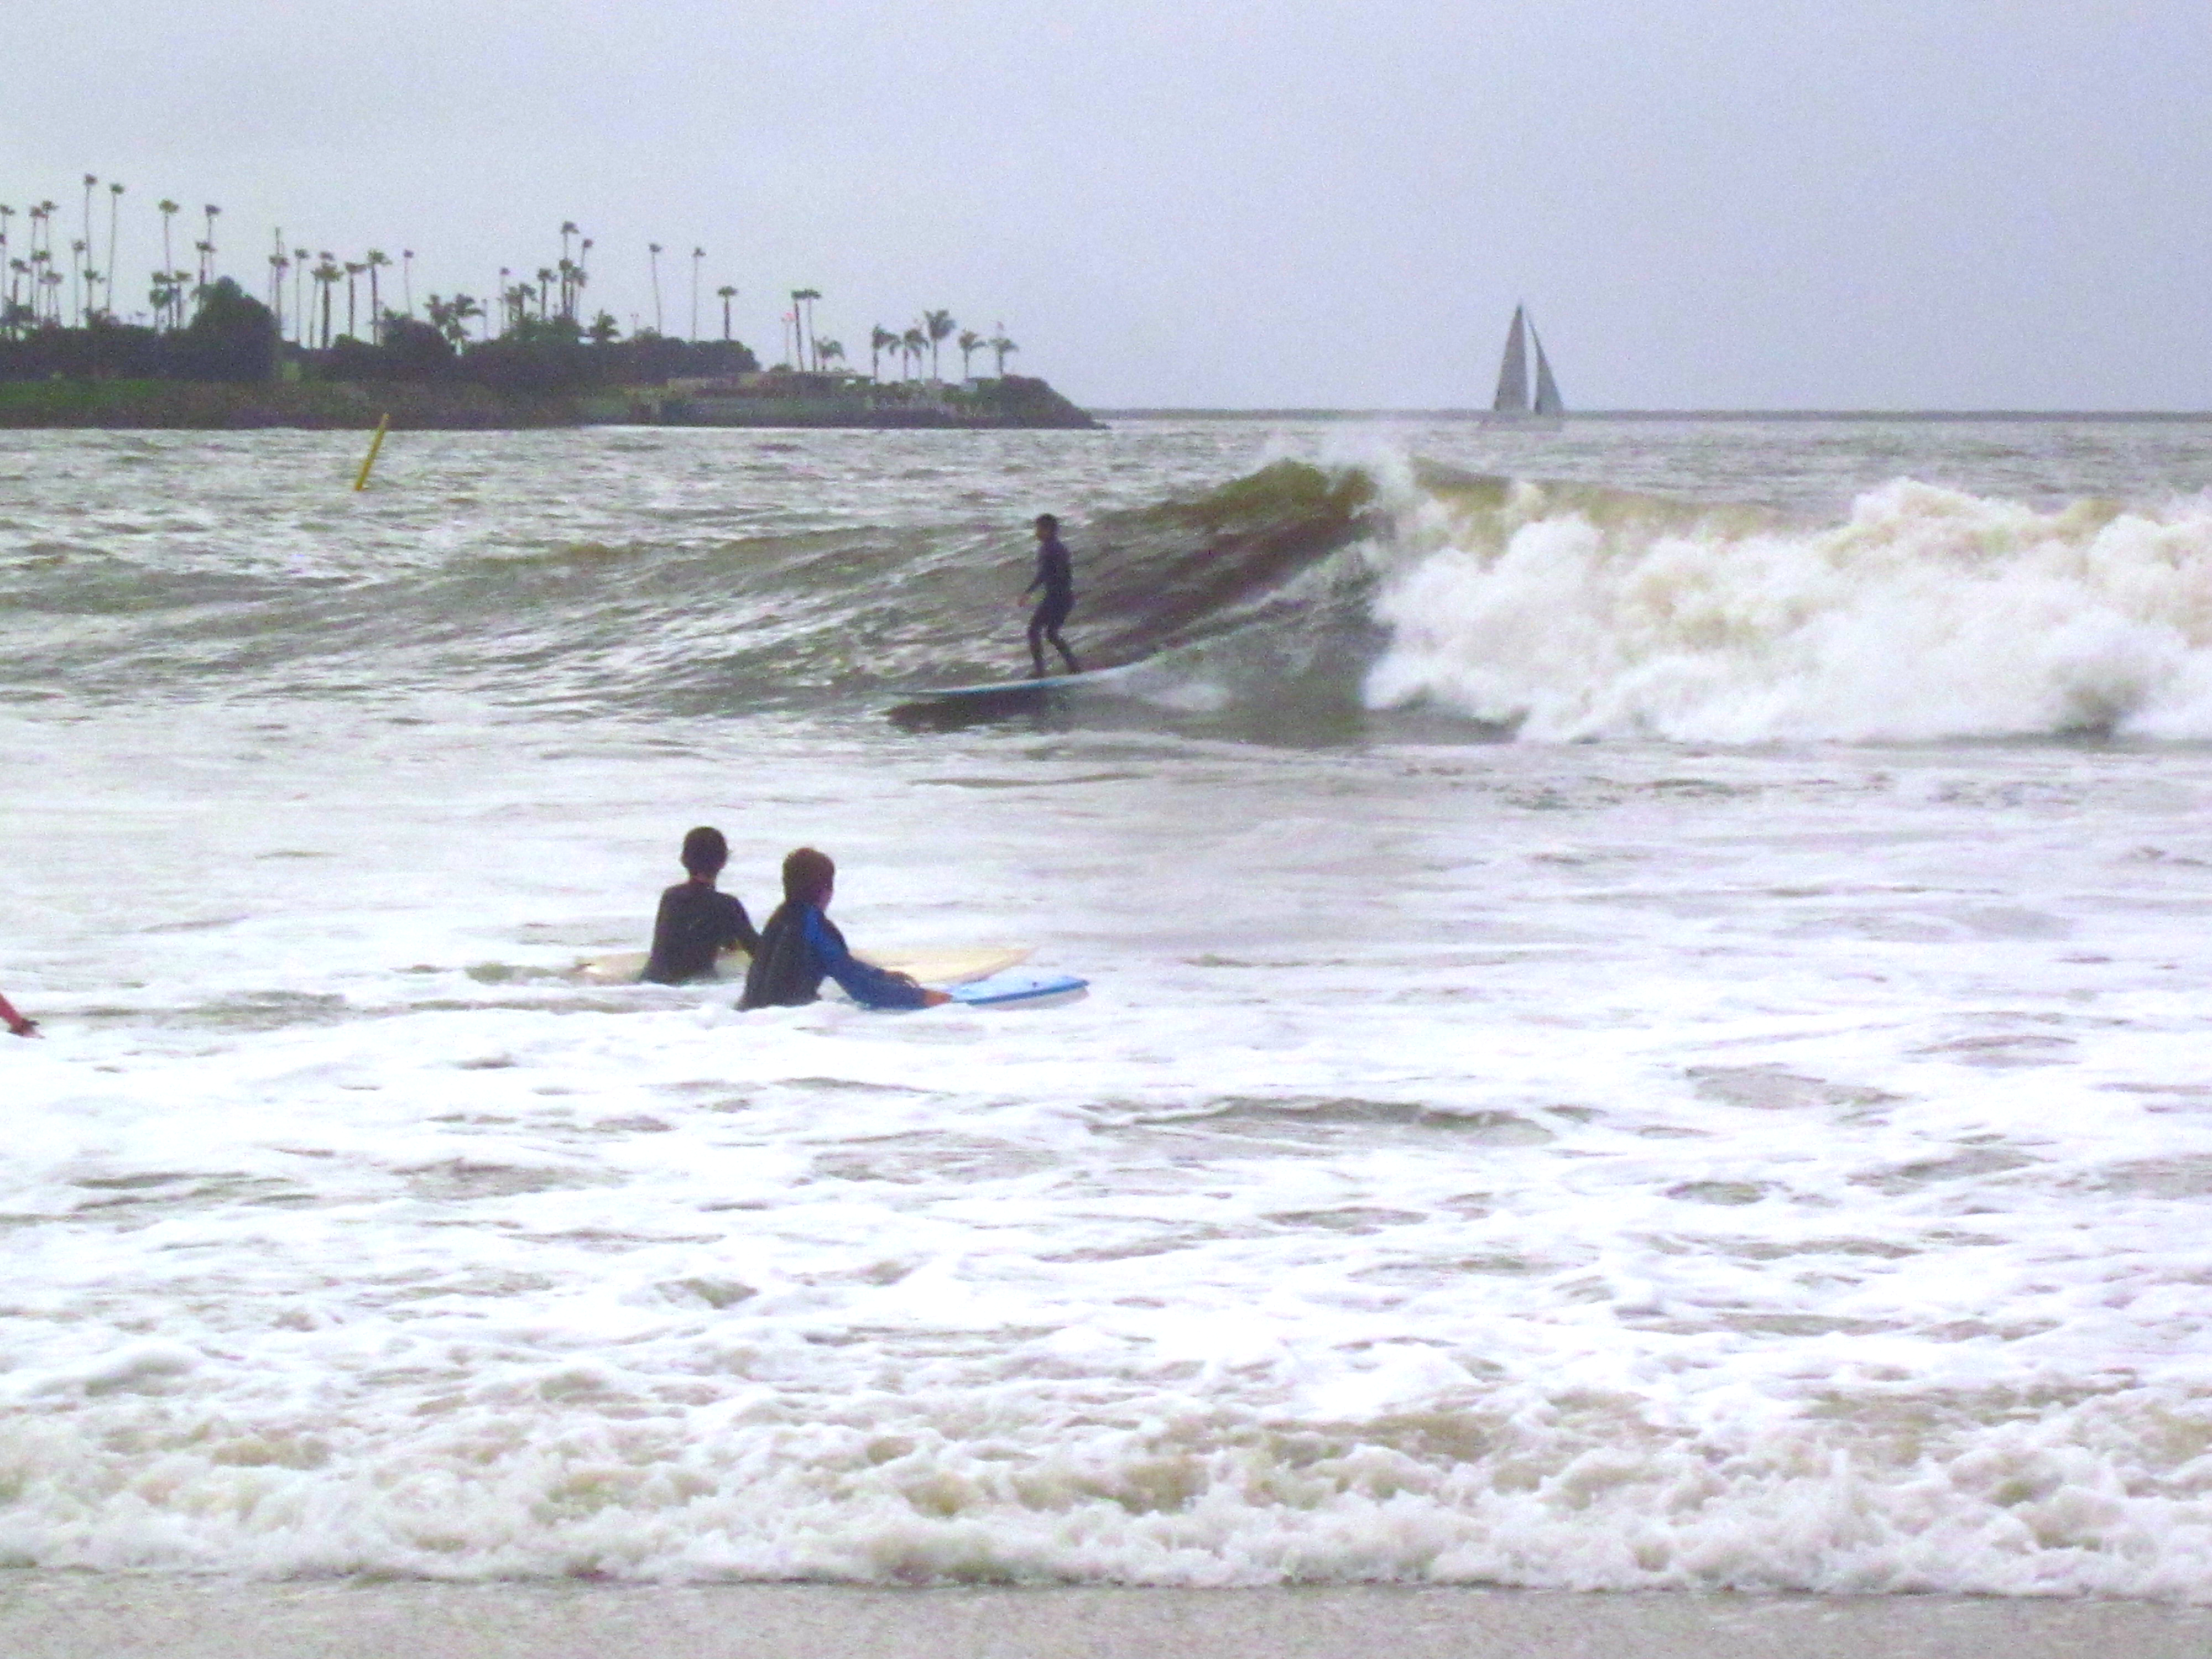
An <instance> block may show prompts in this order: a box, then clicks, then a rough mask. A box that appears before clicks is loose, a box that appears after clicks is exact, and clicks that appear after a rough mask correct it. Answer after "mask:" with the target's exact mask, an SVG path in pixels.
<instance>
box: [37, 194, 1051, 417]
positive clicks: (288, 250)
mask: <svg viewBox="0 0 2212 1659" xmlns="http://www.w3.org/2000/svg"><path fill="white" fill-rule="evenodd" d="M99 186H100V179H99V178H98V177H97V176H95V175H94V174H93V173H86V174H85V175H84V179H83V192H84V193H83V200H82V204H81V208H80V214H79V226H78V228H79V229H80V231H81V234H79V235H77V236H76V237H74V238H72V239H70V241H69V242H68V244H67V252H68V256H69V257H68V259H67V262H66V264H64V260H63V258H62V252H63V250H62V248H61V247H60V246H58V243H57V235H56V232H57V216H59V215H60V214H61V213H62V211H63V210H62V209H61V207H60V205H59V204H57V203H54V202H51V201H42V202H40V203H37V204H34V205H33V206H32V207H30V208H29V209H27V210H26V214H25V216H26V219H27V246H25V247H24V249H23V251H22V252H21V254H20V255H18V254H16V253H15V252H14V250H13V248H12V247H11V246H10V240H9V239H10V234H11V232H12V229H13V222H14V220H15V216H16V210H15V208H13V207H12V206H9V205H6V204H0V274H4V276H5V277H6V283H5V288H4V301H0V334H5V333H13V332H16V331H21V330H22V329H24V328H26V327H29V328H37V327H63V326H70V327H82V326H85V325H88V324H90V323H92V322H94V320H106V321H111V322H112V321H114V320H117V318H118V311H117V305H116V292H115V273H116V271H117V270H118V267H119V264H120V259H119V246H120V236H121V228H122V204H123V197H124V196H125V191H126V187H125V185H122V184H121V183H119V182H117V181H114V180H110V181H108V184H107V215H106V218H107V225H106V229H107V241H106V257H105V258H104V259H103V258H101V257H100V248H99V246H98V243H99V238H98V235H97V231H98V228H99V227H98V225H97V223H96V221H95V217H94V199H95V192H96V191H97V190H98V189H99ZM155 205H156V207H157V209H158V210H159V211H160V213H161V265H160V267H159V268H158V269H156V270H155V271H154V272H153V273H152V280H151V285H150V287H149V289H148V292H147V301H148V304H149V306H150V307H151V316H152V319H153V323H154V326H155V327H156V328H157V329H164V330H169V329H179V328H182V327H183V326H184V325H185V323H186V321H187V320H188V317H187V313H188V310H189V308H190V304H191V301H193V300H194V298H195V297H196V296H197V295H202V294H204V293H205V291H206V290H207V289H208V288H209V287H210V284H212V283H214V281H215V280H216V240H215V233H216V220H217V219H218V218H219V217H221V216H222V208H221V207H220V206H218V205H217V204H215V203H212V202H210V203H208V204H205V205H204V206H203V207H202V208H201V210H200V214H201V216H202V219H203V222H204V231H203V234H201V235H200V237H199V238H198V239H197V240H195V241H193V242H192V244H191V252H193V254H194V256H195V261H194V264H193V266H192V268H191V270H185V269H184V268H182V267H180V266H179V264H178V263H177V260H176V255H175V228H174V224H173V221H174V220H175V218H176V216H177V215H178V214H179V213H180V212H182V211H183V209H182V207H180V206H179V204H177V203H176V202H173V201H171V200H168V199H167V198H166V197H165V198H163V199H162V200H161V202H159V203H157V204H155ZM560 234H561V254H560V258H558V259H557V260H556V261H554V262H552V263H550V264H544V265H540V266H538V267H537V268H536V269H535V270H534V271H527V270H526V271H521V272H518V271H517V270H515V269H513V268H512V267H509V266H505V265H502V266H501V267H500V271H499V285H498V287H497V289H495V293H496V295H497V296H498V297H497V300H496V301H495V309H493V308H488V307H486V306H485V305H484V304H483V302H481V301H478V300H477V299H476V298H475V297H474V296H472V295H467V294H456V295H453V297H452V298H451V299H442V298H441V297H440V296H439V295H435V294H434V295H430V296H429V299H428V307H427V309H428V313H429V322H430V325H431V326H432V327H434V328H435V329H437V330H438V331H440V332H441V333H442V334H444V335H445V336H446V337H447V338H448V339H449V340H452V341H453V343H455V344H456V345H459V344H461V343H464V342H465V340H466V339H467V338H468V337H469V328H470V325H471V324H472V323H473V324H475V325H477V337H479V338H484V339H489V338H491V337H493V336H494V331H495V325H496V331H497V332H498V333H501V334H506V333H512V332H513V331H517V330H518V329H521V328H523V327H524V326H525V325H527V324H530V323H532V322H535V323H537V324H538V325H541V326H544V325H551V324H553V323H555V322H556V321H557V322H558V323H559V324H561V325H562V326H563V328H564V329H566V330H569V331H573V334H574V337H581V338H588V339H592V340H599V341H611V340H613V339H616V338H618V337H620V335H621V329H620V326H619V325H617V323H616V321H615V319H614V317H613V316H612V315H611V313H608V312H607V311H605V310H604V309H603V310H600V311H599V312H598V313H596V315H594V316H593V317H592V319H591V320H590V322H589V323H588V324H586V323H584V322H583V321H582V320H581V319H580V310H581V307H582V304H583V296H584V294H585V291H586V289H587V288H588V287H589V286H590V283H591V276H592V273H591V255H592V248H593V246H595V244H594V241H593V239H592V238H591V237H589V236H586V235H585V234H583V231H582V230H581V228H580V227H579V226H578V225H577V224H576V222H574V220H566V221H563V222H562V226H561V233H560ZM665 251H666V250H665V248H664V247H663V246H662V245H661V244H660V243H659V242H648V243H647V245H646V256H647V269H648V271H649V274H650V277H651V283H652V294H653V333H655V334H656V335H663V334H665V332H666V320H667V319H666V315H665V307H664V304H663V301H664V295H663V292H662V286H661V269H660V257H661V255H662V253H664V252H665ZM706 258H707V250H706V249H705V248H704V247H701V246H694V247H693V248H692V250H691V254H690V329H689V331H688V333H687V335H686V337H687V338H690V339H693V340H696V339H697V338H698V337H699V323H700V314H699V313H700V307H701V302H702V277H703V267H704V264H705V261H706ZM414 262H415V252H414V250H413V249H412V248H407V249H403V250H402V251H401V253H400V256H399V260H398V265H397V270H398V275H399V279H400V289H401V295H400V298H401V305H400V306H399V307H394V308H391V309H387V308H386V306H385V303H384V297H383V287H382V278H383V275H384V273H385V272H386V271H389V270H393V269H394V268H395V267H394V264H393V261H392V258H391V256H389V255H388V254H386V252H384V251H383V250H382V249H380V248H370V249H369V250H368V252H365V253H363V254H362V255H361V256H360V257H359V258H340V257H339V256H338V255H337V254H335V253H333V252H331V251H329V250H328V249H324V250H321V251H319V252H318V251H316V250H313V249H310V248H307V247H302V246H288V245H287V243H286V241H285V238H284V234H283V231H281V230H279V231H277V232H276V233H275V234H274V237H273V246H272V250H271V252H270V253H269V255H268V256H267V267H268V275H267V278H266V283H265V286H264V290H263V291H264V297H265V299H266V301H267V303H268V306H269V308H270V312H271V313H274V315H275V317H276V325H277V330H278V332H279V333H280V334H281V335H283V336H284V337H289V338H290V339H292V340H294V341H295V342H296V343H299V344H300V345H301V346H303V347H309V348H313V347H317V346H319V347H321V348H322V349H329V348H330V347H331V344H332V343H334V342H335V341H336V340H337V338H338V337H340V333H341V331H339V330H338V328H337V315H336V313H337V289H338V286H339V284H340V283H343V284H344V288H345V326H344V329H343V336H345V337H358V330H359V325H360V321H361V317H360V307H361V301H362V298H363V292H362V290H363V289H364V287H365V288H366V290H367V292H366V298H367V300H368V317H369V319H370V322H371V325H372V326H373V327H376V328H379V329H380V328H382V327H384V326H386V325H388V324H389V323H391V322H393V321H398V320H401V319H412V318H414V316H415V314H416V312H415V293H414V286H415V285H414ZM310 283H313V287H314V293H313V297H312V298H310V296H309V294H308V291H307V290H308V285H309V284H310ZM64 289H66V290H67V292H66V294H64ZM737 295H738V289H737V288H736V287H735V286H734V285H732V284H729V283H724V284H723V285H722V286H720V287H719V288H716V289H714V297H715V298H717V299H719V300H720V301H721V302H722V338H723V339H724V340H729V339H731V338H732V318H731V303H732V301H734V300H735V299H736V298H737ZM821 298H822V295H821V292H820V290H818V289H811V288H800V289H792V290H791V302H792V306H791V310H790V311H788V312H787V313H784V317H783V326H784V335H785V349H786V351H787V355H788V360H789V361H790V362H791V363H792V364H793V366H794V367H796V368H799V369H800V370H801V371H809V370H811V372H814V373H817V374H819V373H826V372H829V365H831V364H833V363H842V362H843V361H844V358H845V348H844V346H843V344H842V343H840V342H839V341H836V340H834V339H826V338H824V337H822V336H821V335H820V334H819V333H818V332H817V331H816V328H815V323H814V304H815V302H816V301H818V300H820V299H821ZM634 320H635V319H634ZM997 327H998V331H997V332H996V333H995V334H994V335H992V336H990V337H985V336H983V335H981V334H978V333H976V332H975V331H973V330H972V329H969V330H961V329H959V327H958V325H957V324H956V323H955V322H954V320H953V319H952V316H951V313H949V312H946V311H942V310H939V311H927V312H924V313H922V314H921V317H920V318H919V319H917V320H916V321H915V324H914V325H913V326H911V327H909V328H908V329H906V330H905V331H903V332H894V331H891V330H890V329H887V328H885V327H884V326H883V325H881V324H880V323H879V324H878V325H876V327H875V329H874V331H873V332H872V335H871V337H870V340H869V375H870V378H871V379H878V378H880V377H881V366H882V359H883V357H884V355H885V354H886V353H887V352H888V353H890V354H891V355H892V356H894V357H895V358H896V359H898V360H900V361H902V362H903V363H904V364H905V367H906V372H907V375H908V378H914V377H915V376H916V375H918V374H919V373H920V370H921V360H922V358H923V356H925V355H927V357H928V359H929V367H930V378H931V379H933V380H934V379H936V378H938V367H939V351H940V349H941V348H942V346H943V345H944V343H945V341H946V340H948V339H952V338H953V337H954V336H955V333H956V331H957V336H958V337H957V341H956V342H955V343H956V344H957V348H958V349H959V352H960V362H961V373H962V377H963V379H965V378H966V377H967V375H968V371H969V363H970V362H971V360H972V359H973V357H974V356H975V353H977V352H979V351H986V350H987V351H990V352H993V353H994V354H995V355H996V358H997V362H998V369H999V373H1000V375H1002V376H1003V375H1004V374H1005V373H1006V358H1007V356H1008V355H1009V354H1010V353H1012V352H1015V351H1018V350H1019V349H1020V347H1018V345H1016V344H1015V343H1014V342H1013V341H1012V340H1011V339H1009V338H1007V337H1006V326H1005V325H1004V324H1000V325H997ZM636 331H638V332H643V329H642V328H641V327H640V328H638V329H637V330H636Z"/></svg>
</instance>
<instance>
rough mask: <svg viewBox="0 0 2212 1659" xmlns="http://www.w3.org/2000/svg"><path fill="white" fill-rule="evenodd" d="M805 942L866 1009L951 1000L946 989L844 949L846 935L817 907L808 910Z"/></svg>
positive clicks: (825, 970)
mask: <svg viewBox="0 0 2212 1659" xmlns="http://www.w3.org/2000/svg"><path fill="white" fill-rule="evenodd" d="M806 943H807V945H808V946H809V947H810V948H811V949H812V951H813V952H814V960H815V961H816V962H817V963H820V964H821V968H822V971H823V973H825V974H827V975H829V977H830V978H832V979H834V980H836V981H837V983H838V984H839V985H840V986H842V987H843V988H844V992H845V994H846V995H847V996H848V997H850V998H852V999H853V1000H854V1001H855V1002H857V1003H859V1004H860V1006H862V1007H864V1008H933V1007H935V1006H937V1005H938V1004H939V1003H940V1002H949V1001H951V998H950V997H949V996H947V995H946V994H945V993H944V992H943V991H933V990H931V989H929V988H928V987H927V986H922V985H917V984H915V981H914V980H913V979H912V978H911V977H910V976H908V975H905V974H894V973H891V972H890V971H889V970H887V969H882V968H878V967H876V966H874V965H873V964H872V963H866V962H862V961H861V960H860V958H859V957H856V956H854V954H853V953H852V952H851V951H848V949H846V948H845V936H844V935H843V934H842V933H839V932H838V931H837V930H836V927H833V926H831V925H830V921H829V918H828V917H827V916H825V915H823V914H822V912H821V911H820V910H818V909H809V910H808V911H807V913H806Z"/></svg>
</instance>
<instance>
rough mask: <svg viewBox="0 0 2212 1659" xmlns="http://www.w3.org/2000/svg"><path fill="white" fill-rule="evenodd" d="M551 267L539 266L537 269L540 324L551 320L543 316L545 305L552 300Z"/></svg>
mask: <svg viewBox="0 0 2212 1659" xmlns="http://www.w3.org/2000/svg"><path fill="white" fill-rule="evenodd" d="M552 295H553V270H552V267H551V266H550V265H540V266H538V321H539V322H541V323H543V322H550V320H551V319H550V318H549V317H548V316H547V315H546V314H545V311H546V304H547V302H548V301H550V299H551V298H552Z"/></svg>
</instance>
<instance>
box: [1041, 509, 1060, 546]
mask: <svg viewBox="0 0 2212 1659" xmlns="http://www.w3.org/2000/svg"><path fill="white" fill-rule="evenodd" d="M1036 533H1037V539H1038V540H1039V541H1042V540H1043V539H1044V538H1046V537H1048V536H1057V535H1058V534H1060V520H1058V519H1055V518H1054V517H1053V516H1052V514H1051V513H1038V514H1037V515H1036Z"/></svg>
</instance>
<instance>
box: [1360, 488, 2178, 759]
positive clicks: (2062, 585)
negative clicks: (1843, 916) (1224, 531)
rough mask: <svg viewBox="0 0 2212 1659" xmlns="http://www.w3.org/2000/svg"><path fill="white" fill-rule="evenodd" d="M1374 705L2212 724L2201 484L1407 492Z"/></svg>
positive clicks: (1608, 728)
mask: <svg viewBox="0 0 2212 1659" xmlns="http://www.w3.org/2000/svg"><path fill="white" fill-rule="evenodd" d="M1397 518H1398V526H1399V528H1398V532H1397V533H1398V539H1399V545H1398V546H1397V547H1396V548H1395V549H1394V550H1393V552H1392V556H1391V568H1389V571H1388V573H1387V574H1385V575H1384V577H1383V580H1382V582H1381V585H1380V587H1379V589H1378V591H1377V592H1376V596H1375V600H1374V606H1375V614H1376V618H1377V619H1378V620H1379V621H1380V622H1382V623H1383V624H1384V625H1385V626H1387V627H1388V629H1389V631H1390V643H1389V648H1388V650H1387V651H1386V652H1384V653H1383V655H1382V657H1381V658H1380V659H1379V660H1377V661H1376V663H1375V664H1374V665H1373V667H1372V668H1371V670H1370V672H1369V673H1368V675H1367V678H1366V684H1365V696H1366V700H1367V702H1368V703H1369V705H1370V707H1373V708H1404V707H1407V706H1409V705H1415V704H1423V703H1425V704H1429V705H1432V706H1436V707H1440V708H1446V709H1449V710H1451V711H1454V712H1455V713H1457V714H1463V715H1466V716H1468V717H1470V718H1472V719H1474V720H1481V721H1486V722H1491V723H1494V724H1497V725H1500V726H1508V727H1510V728H1511V729H1512V730H1513V731H1515V732H1516V733H1517V734H1518V735H1519V736H1520V737H1522V738H1531V739H1540V740H1545V739H1548V740H1563V739H1575V738H1627V737H1656V738H1672V739H1678V740H1684V741H1701V742H1723V743H1753V742H1761V741H1766V740H1771V739H1783V738H1797V739H1820V738H1830V739H1834V738H1843V739H1906V740H1913V739H1929V738H1993V737H2014V736H2033V735H2052V736H2055V735H2062V734H2069V733H2098V734H2107V735H2115V736H2122V737H2143V738H2204V737H2212V502H2208V501H2206V500H2205V499H2203V498H2201V497H2200V498H2197V499H2193V500H2185V501H2176V502H2173V503H2172V504H2171V505H2169V506H2166V507H2160V508H2145V507H2122V506H2120V505H2118V504H2116V503H2112V502H2108V501H2078V502H2075V503H2074V504H2073V505H2071V506H2069V507H2064V508H2063V509H2061V510H2057V511H2039V510H2037V509H2035V508H2033V507H2027V506H2023V505H2021V504H2020V503H2017V502H2014V501H2002V500H1991V499H1988V498H1985V497H1982V496H1978V495H1969V494H1965V493H1962V492H1960V491H1957V490H1953V489H1939V488H1936V487H1935V486H1932V485H1929V484H1925V483H1916V482H1912V481H1911V480H1900V481H1898V482H1894V483H1889V484H1887V485H1886V486H1884V487H1882V488H1881V489H1875V490H1873V491H1871V492H1869V493H1868V494H1866V495H1862V496H1861V497H1860V498H1859V499H1858V500H1857V501H1856V502H1855V503H1854V504H1853V506H1852V508H1851V510H1850V515H1849V516H1848V518H1846V519H1845V520H1844V521H1843V522H1842V523H1840V524H1832V525H1828V526H1819V527H1813V528H1807V527H1803V526H1793V525H1790V524H1787V523H1784V522H1781V521H1779V520H1777V519H1775V518H1774V517H1773V516H1772V515H1771V514H1765V513H1759V512H1756V511H1753V510H1750V509H1743V508H1727V509H1718V510H1708V509H1702V508H1699V507H1694V506H1689V505H1682V504H1670V503H1665V502H1658V501H1650V500H1648V499H1642V498H1637V497H1632V496H1619V495H1615V496H1608V495H1605V494H1604V493H1602V492H1592V491H1589V490H1571V489H1554V488H1550V487H1547V486H1545V485H1541V484H1533V483H1519V484H1514V485H1511V486H1510V487H1506V488H1503V489H1495V488H1474V489H1451V488H1448V487H1447V488H1440V489H1433V490H1425V489H1418V488H1416V489H1413V491H1412V493H1410V494H1408V493H1407V492H1406V491H1404V490H1401V492H1400V501H1399V509H1398V514H1397Z"/></svg>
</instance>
